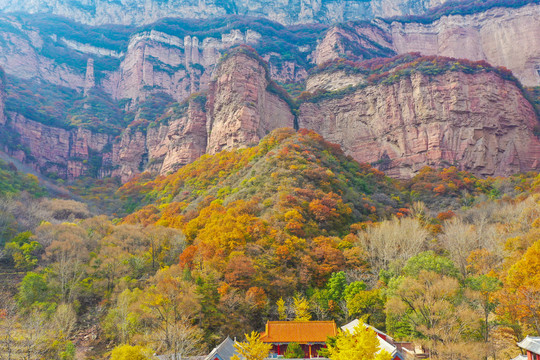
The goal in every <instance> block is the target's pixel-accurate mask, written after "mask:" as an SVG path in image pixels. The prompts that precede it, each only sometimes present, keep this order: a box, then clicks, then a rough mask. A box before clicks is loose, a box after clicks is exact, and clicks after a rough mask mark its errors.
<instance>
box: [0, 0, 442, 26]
mask: <svg viewBox="0 0 540 360" xmlns="http://www.w3.org/2000/svg"><path fill="white" fill-rule="evenodd" d="M445 1H446V0H367V1H366V0H333V1H321V0H292V1H264V0H227V1H215V0H204V1H199V0H165V1H163V0H159V1H158V0H153V1H152V0H150V1H148V0H130V1H87V0H0V10H1V11H4V12H28V13H50V14H55V15H61V16H64V17H66V18H69V19H73V20H76V21H78V22H82V23H86V24H94V25H95V24H136V25H141V24H149V23H152V22H154V21H156V20H158V19H160V18H164V17H181V18H199V19H200V18H213V17H221V16H224V15H233V14H235V15H241V16H254V17H265V18H268V19H271V20H274V21H276V22H280V23H282V24H288V25H292V24H305V23H313V22H323V23H336V22H343V21H347V20H355V19H372V18H374V17H389V16H398V15H411V14H421V13H423V12H425V11H426V9H429V8H431V7H433V6H436V5H440V4H442V3H444V2H445Z"/></svg>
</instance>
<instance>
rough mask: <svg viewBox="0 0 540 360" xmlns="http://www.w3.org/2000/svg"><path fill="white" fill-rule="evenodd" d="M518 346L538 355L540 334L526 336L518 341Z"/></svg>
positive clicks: (539, 352) (539, 351)
mask: <svg viewBox="0 0 540 360" xmlns="http://www.w3.org/2000/svg"><path fill="white" fill-rule="evenodd" d="M518 346H519V347H520V348H522V349H525V350H528V351H530V352H532V353H535V354H539V355H540V336H527V337H526V338H525V339H523V341H522V342H520V343H518Z"/></svg>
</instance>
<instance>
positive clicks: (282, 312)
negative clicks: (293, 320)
mask: <svg viewBox="0 0 540 360" xmlns="http://www.w3.org/2000/svg"><path fill="white" fill-rule="evenodd" d="M276 305H277V311H278V316H279V320H287V307H286V306H285V300H283V298H279V300H278V301H277V302H276Z"/></svg>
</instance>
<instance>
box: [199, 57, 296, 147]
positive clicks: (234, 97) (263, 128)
mask: <svg viewBox="0 0 540 360" xmlns="http://www.w3.org/2000/svg"><path fill="white" fill-rule="evenodd" d="M256 57H257V55H252V54H249V53H248V51H246V52H237V53H236V54H234V55H232V56H231V57H230V58H229V59H227V60H225V61H224V62H222V63H221V64H220V66H219V69H218V70H217V76H216V79H215V80H214V81H213V82H212V84H211V85H210V90H209V93H208V103H207V111H208V116H207V120H208V121H207V129H208V134H209V135H208V146H207V153H209V154H215V153H217V152H219V151H221V150H227V149H232V148H238V147H245V146H249V145H254V144H257V143H258V142H259V141H260V140H261V139H262V138H263V137H264V136H266V135H267V134H268V133H269V132H270V131H272V130H274V129H276V128H280V127H293V126H294V116H293V114H292V112H291V109H290V107H289V105H288V104H287V102H285V100H284V99H282V98H281V97H280V96H279V95H278V94H277V93H276V92H271V91H270V90H271V89H272V86H273V84H272V83H271V80H270V78H269V74H268V72H267V70H266V68H265V66H264V64H263V63H262V61H261V60H260V59H257V58H256Z"/></svg>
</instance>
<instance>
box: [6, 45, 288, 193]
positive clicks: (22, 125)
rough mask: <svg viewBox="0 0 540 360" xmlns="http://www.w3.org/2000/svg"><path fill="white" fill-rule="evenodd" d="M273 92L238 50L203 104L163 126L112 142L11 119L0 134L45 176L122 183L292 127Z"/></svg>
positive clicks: (252, 58)
mask: <svg viewBox="0 0 540 360" xmlns="http://www.w3.org/2000/svg"><path fill="white" fill-rule="evenodd" d="M275 86H276V85H275V84H273V83H272V82H271V81H270V75H269V73H268V69H267V68H266V67H265V65H264V63H263V62H262V60H261V59H260V58H258V57H257V55H256V54H253V53H251V52H250V50H247V49H243V51H238V52H236V53H234V54H231V55H230V56H229V57H228V58H227V60H225V61H223V62H222V64H221V65H220V66H219V68H218V69H217V70H216V74H215V79H214V80H213V82H212V84H211V86H210V89H209V91H208V95H207V97H208V101H206V97H205V96H195V97H191V98H190V99H189V100H188V101H186V102H184V103H183V104H180V105H178V106H176V107H172V108H170V109H169V110H168V112H167V113H166V114H165V115H164V119H165V120H164V121H162V122H159V123H154V124H152V126H149V127H147V128H141V127H136V126H133V127H128V128H127V129H126V130H124V131H123V133H122V134H121V136H120V138H119V139H117V140H115V139H114V138H113V137H112V136H111V135H106V134H95V133H92V132H91V131H90V130H87V129H83V128H77V129H73V130H65V129H59V128H55V127H51V126H46V125H43V124H41V123H38V122H36V121H32V120H29V119H27V118H25V117H24V116H22V115H20V114H17V113H10V114H9V119H8V120H7V121H4V123H3V126H1V127H0V131H3V132H6V133H9V134H11V135H10V136H13V137H15V138H18V139H19V142H20V145H21V146H19V147H17V146H15V147H12V148H9V147H7V145H6V147H5V150H6V151H7V152H9V153H11V154H12V155H13V156H15V157H17V158H18V159H19V160H20V161H22V162H26V163H30V164H32V165H33V166H34V167H35V168H36V169H37V170H39V171H40V172H42V173H44V174H48V173H51V174H53V173H54V174H57V175H58V176H60V177H61V178H68V179H73V178H76V177H79V176H82V175H92V176H98V177H103V176H115V177H119V178H120V179H121V180H122V181H124V182H125V181H127V180H129V179H130V178H131V177H132V176H134V175H136V174H138V173H140V172H142V171H144V170H151V171H154V172H160V173H163V174H165V173H167V172H170V171H174V170H177V169H178V168H179V167H181V166H184V165H186V164H189V163H191V162H193V161H195V160H196V159H197V158H199V157H200V156H201V155H203V154H205V153H210V154H213V153H216V152H218V151H221V150H225V149H232V148H237V147H245V146H249V145H252V144H255V143H258V142H259V140H260V139H262V138H263V137H264V136H265V135H266V134H268V133H269V132H270V131H272V130H274V129H276V128H279V127H293V126H294V116H293V114H292V112H291V109H290V108H289V105H288V104H287V102H286V101H285V100H284V99H282V98H281V97H280V96H279V95H277V94H276V93H274V92H272V91H271V89H272V88H273V87H275ZM0 104H1V106H3V104H4V103H3V101H0ZM0 109H1V107H0ZM0 125H1V124H0ZM21 147H22V148H23V150H24V151H23V150H20V148H21Z"/></svg>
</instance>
